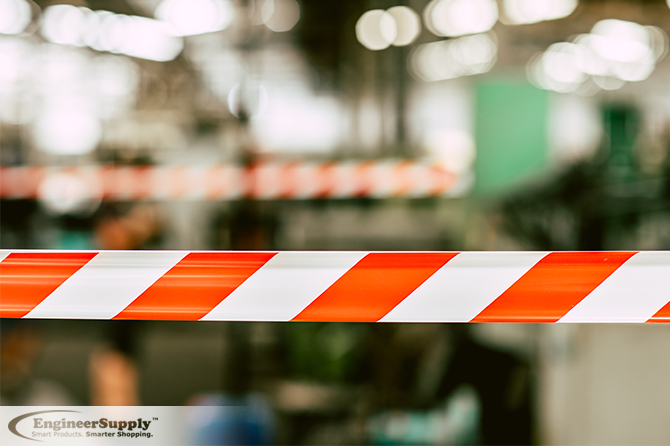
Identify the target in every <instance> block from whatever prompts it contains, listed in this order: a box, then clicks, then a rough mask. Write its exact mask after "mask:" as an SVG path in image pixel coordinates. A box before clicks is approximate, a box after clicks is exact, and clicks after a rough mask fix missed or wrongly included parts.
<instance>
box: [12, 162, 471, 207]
mask: <svg viewBox="0 0 670 446" xmlns="http://www.w3.org/2000/svg"><path fill="white" fill-rule="evenodd" d="M55 177H58V180H59V182H60V183H64V182H67V184H69V185H72V184H81V186H80V187H77V188H73V187H72V186H70V188H69V189H68V188H65V189H66V190H65V191H64V192H63V193H68V192H67V191H68V190H70V191H71V190H72V189H75V191H78V190H80V189H81V190H84V191H86V193H87V194H93V193H95V194H96V195H98V196H99V198H101V199H104V200H236V199H239V198H242V197H247V198H254V199H262V200H265V199H267V200H270V199H273V200H274V199H308V198H355V197H372V198H390V197H431V196H443V195H450V194H458V193H462V192H463V191H460V192H459V188H460V189H463V188H464V187H465V188H467V184H465V183H467V181H468V179H467V178H461V177H459V175H456V174H455V173H453V172H450V171H448V170H446V169H445V168H444V167H443V166H440V165H436V164H431V163H428V162H421V161H410V160H388V161H358V162H339V163H335V162H328V163H298V162H272V163H270V162H267V163H257V164H254V165H252V166H249V167H242V166H238V165H234V164H220V165H214V166H125V167H114V166H88V167H40V166H28V167H0V198H7V199H17V198H39V197H40V196H41V195H42V194H44V193H50V194H53V193H54V191H53V190H52V189H53V187H54V186H53V181H52V182H51V183H49V182H47V180H48V179H50V178H51V179H53V178H55ZM464 182H465V183H464ZM43 189H45V190H43ZM70 193H72V192H70Z"/></svg>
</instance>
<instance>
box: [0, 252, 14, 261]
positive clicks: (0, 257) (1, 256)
mask: <svg viewBox="0 0 670 446" xmlns="http://www.w3.org/2000/svg"><path fill="white" fill-rule="evenodd" d="M11 253H12V252H11V251H0V262H2V261H3V260H5V259H6V258H7V256H8V255H10V254H11Z"/></svg>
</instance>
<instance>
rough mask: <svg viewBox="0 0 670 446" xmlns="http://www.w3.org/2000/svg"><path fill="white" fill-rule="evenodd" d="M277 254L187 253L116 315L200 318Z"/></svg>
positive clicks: (128, 317) (152, 318) (180, 318)
mask: <svg viewBox="0 0 670 446" xmlns="http://www.w3.org/2000/svg"><path fill="white" fill-rule="evenodd" d="M276 254H277V253H276V252H271V253H268V252H209V253H203V252H199V253H191V254H188V255H187V256H186V257H184V258H183V259H182V261H181V262H179V263H177V264H176V265H175V266H174V267H173V268H172V269H171V270H170V271H168V272H167V273H165V275H164V276H163V277H161V278H160V279H158V280H157V281H156V282H155V283H154V284H153V285H151V286H150V287H149V288H147V290H146V291H145V292H144V293H142V294H141V295H140V296H139V297H138V298H137V299H135V300H134V301H133V302H132V303H131V304H130V305H128V306H127V307H126V308H125V309H124V310H123V311H122V312H120V313H119V314H117V315H116V316H115V317H114V319H137V320H182V321H195V320H198V319H200V318H201V317H203V316H204V315H206V314H207V313H209V312H210V311H212V309H213V308H214V307H216V306H217V305H218V304H219V303H220V302H221V301H222V300H223V299H225V298H226V297H228V295H229V294H230V293H232V292H233V291H234V290H235V289H236V288H237V287H239V286H240V285H241V284H242V283H243V282H244V281H245V280H247V279H248V278H249V277H250V276H251V275H252V274H253V273H255V272H256V271H258V269H259V268H260V267H261V266H263V265H265V264H266V263H267V262H268V260H270V259H271V258H272V257H274V256H275V255H276Z"/></svg>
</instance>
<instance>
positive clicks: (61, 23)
mask: <svg viewBox="0 0 670 446" xmlns="http://www.w3.org/2000/svg"><path fill="white" fill-rule="evenodd" d="M90 13H91V11H90V10H89V9H87V8H77V7H76V6H72V5H53V6H49V7H48V8H46V9H45V10H44V16H43V18H42V26H41V27H40V30H41V33H42V35H43V36H44V38H45V39H47V40H48V41H49V42H52V43H58V44H61V45H75V46H84V42H83V38H84V35H85V34H86V29H87V22H88V14H90Z"/></svg>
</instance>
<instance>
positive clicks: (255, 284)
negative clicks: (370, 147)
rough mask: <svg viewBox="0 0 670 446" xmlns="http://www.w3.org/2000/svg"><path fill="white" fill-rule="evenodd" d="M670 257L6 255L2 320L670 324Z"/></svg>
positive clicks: (1, 261)
mask: <svg viewBox="0 0 670 446" xmlns="http://www.w3.org/2000/svg"><path fill="white" fill-rule="evenodd" d="M669 302H670V252H661V251H647V252H461V253H456V252H299V251H285V252H242V251H233V252H231V251H223V252H185V251H101V252H93V251H88V252H72V251H65V252H64V251H60V252H55V251H12V252H9V251H0V317H5V318H28V319H31V318H33V319H34V318H48V319H51V318H58V319H61V318H64V319H138V320H203V321H224V320H225V321H346V322H670V303H669Z"/></svg>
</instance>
